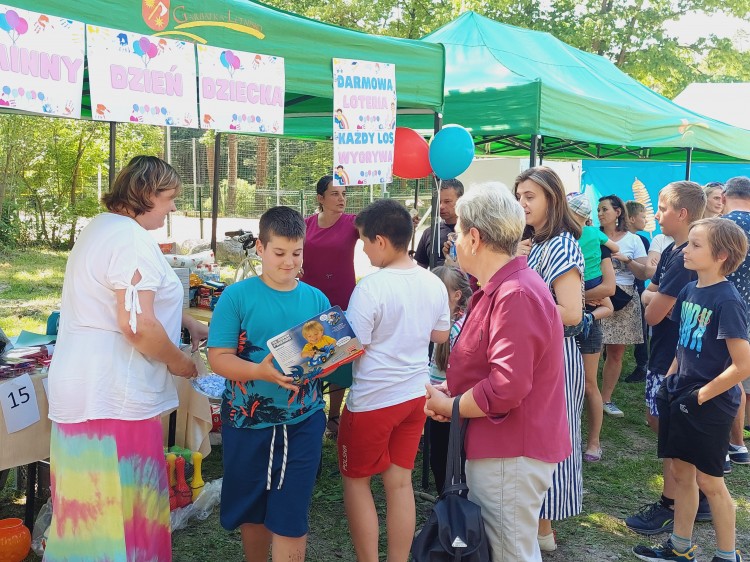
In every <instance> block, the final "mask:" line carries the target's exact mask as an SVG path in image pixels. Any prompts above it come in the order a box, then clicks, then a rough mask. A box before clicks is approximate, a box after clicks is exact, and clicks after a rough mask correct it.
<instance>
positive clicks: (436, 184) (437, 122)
mask: <svg viewBox="0 0 750 562" xmlns="http://www.w3.org/2000/svg"><path fill="white" fill-rule="evenodd" d="M442 128H443V116H442V114H440V113H437V112H436V113H435V119H434V121H433V127H432V129H433V132H434V133H435V134H437V133H438V131H440V129H442ZM430 179H431V180H432V220H431V221H430V240H432V244H431V245H430V269H432V268H433V267H435V260H436V259H437V256H438V251H440V248H438V246H439V244H440V224H439V222H438V221H440V204H439V200H440V195H439V192H440V180H438V178H437V176H435V175H434V174H431V175H430ZM414 189H419V188H418V187H415V188H414ZM414 201H415V203H416V201H417V198H416V195H415V197H414ZM415 208H416V207H415ZM430 355H432V349H430ZM430 429H431V428H430V420H429V419H428V420H425V424H424V442H423V445H422V489H423V490H427V489H429V487H430V433H431V431H430Z"/></svg>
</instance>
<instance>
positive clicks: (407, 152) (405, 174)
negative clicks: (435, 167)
mask: <svg viewBox="0 0 750 562" xmlns="http://www.w3.org/2000/svg"><path fill="white" fill-rule="evenodd" d="M393 173H394V174H395V175H397V176H398V177H400V178H407V179H419V178H424V177H426V176H429V175H430V174H431V173H432V166H430V147H429V146H428V145H427V141H426V140H424V139H423V138H422V136H421V135H420V134H419V133H417V132H416V131H415V130H413V129H409V128H407V127H396V138H395V140H394V142H393Z"/></svg>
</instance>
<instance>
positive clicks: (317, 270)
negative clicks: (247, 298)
mask: <svg viewBox="0 0 750 562" xmlns="http://www.w3.org/2000/svg"><path fill="white" fill-rule="evenodd" d="M315 189H316V191H317V193H318V205H319V207H318V212H317V213H315V214H314V215H311V216H309V217H307V219H305V224H306V225H307V234H306V235H305V263H304V273H303V275H302V276H301V280H302V281H304V282H305V283H308V284H310V285H312V286H313V287H316V288H317V289H320V290H321V291H322V292H323V294H324V295H325V296H327V297H328V300H329V301H331V306H336V305H338V306H340V307H341V309H342V310H346V309H347V308H348V307H349V298H350V297H351V296H352V291H354V285H355V284H356V279H355V277H354V245H355V244H356V243H357V240H359V231H358V230H357V229H356V227H355V226H354V219H355V218H356V215H351V214H347V213H345V212H344V211H345V210H346V187H345V186H339V185H334V182H333V176H323V177H322V178H320V179H319V180H318V184H317V186H316V188H315ZM326 380H327V381H328V382H329V383H330V407H329V409H328V424H327V431H326V433H327V434H328V435H329V436H331V437H333V438H335V437H336V436H337V435H338V431H339V415H340V413H341V402H342V400H343V398H344V387H348V386H351V384H352V366H351V364H347V365H344V366H343V367H339V368H338V369H336V371H334V372H333V373H332V374H331V375H330V376H329V377H327V379H326Z"/></svg>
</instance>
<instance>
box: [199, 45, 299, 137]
mask: <svg viewBox="0 0 750 562" xmlns="http://www.w3.org/2000/svg"><path fill="white" fill-rule="evenodd" d="M198 74H199V82H198V83H199V84H200V113H201V116H200V119H201V128H203V129H216V130H218V131H242V132H243V133H272V134H276V135H281V134H283V133H284V91H285V83H286V82H285V75H284V59H283V58H282V57H274V56H270V55H259V54H257V53H247V52H244V51H236V50H230V49H220V48H218V47H211V46H208V45H198Z"/></svg>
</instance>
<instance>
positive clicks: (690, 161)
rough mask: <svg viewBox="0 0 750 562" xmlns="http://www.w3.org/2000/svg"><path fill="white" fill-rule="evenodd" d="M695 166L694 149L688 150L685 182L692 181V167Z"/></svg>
mask: <svg viewBox="0 0 750 562" xmlns="http://www.w3.org/2000/svg"><path fill="white" fill-rule="evenodd" d="M692 164H693V149H692V148H688V149H687V155H686V157H685V180H687V181H690V166H691V165H692Z"/></svg>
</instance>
